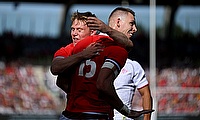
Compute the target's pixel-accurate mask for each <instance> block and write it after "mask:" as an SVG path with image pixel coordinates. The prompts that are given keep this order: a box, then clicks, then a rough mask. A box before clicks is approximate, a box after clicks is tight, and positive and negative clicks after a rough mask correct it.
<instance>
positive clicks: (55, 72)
mask: <svg viewBox="0 0 200 120" xmlns="http://www.w3.org/2000/svg"><path fill="white" fill-rule="evenodd" d="M50 71H51V73H52V74H53V75H58V74H59V73H58V71H57V70H56V67H54V66H51V67H50Z"/></svg>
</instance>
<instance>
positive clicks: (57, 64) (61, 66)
mask: <svg viewBox="0 0 200 120" xmlns="http://www.w3.org/2000/svg"><path fill="white" fill-rule="evenodd" d="M83 59H84V56H83V55H82V52H79V53H77V54H74V55H72V56H69V57H67V58H54V59H53V61H52V64H51V73H52V74H53V75H58V74H60V73H62V72H63V71H64V70H67V69H69V68H70V67H71V66H73V65H75V64H77V63H79V62H80V61H82V60H83Z"/></svg>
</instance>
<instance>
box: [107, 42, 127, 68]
mask: <svg viewBox="0 0 200 120" xmlns="http://www.w3.org/2000/svg"><path fill="white" fill-rule="evenodd" d="M107 51H108V55H107V58H106V61H110V62H113V63H114V64H115V65H116V66H117V68H118V70H119V71H120V70H121V68H122V67H123V66H124V64H125V62H126V59H127V57H128V52H127V51H126V50H125V49H124V48H122V47H120V46H117V45H116V46H110V47H107Z"/></svg>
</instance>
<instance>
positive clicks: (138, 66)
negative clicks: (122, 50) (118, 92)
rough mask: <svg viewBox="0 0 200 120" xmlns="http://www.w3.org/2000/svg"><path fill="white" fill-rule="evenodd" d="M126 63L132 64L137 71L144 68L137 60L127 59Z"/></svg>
mask: <svg viewBox="0 0 200 120" xmlns="http://www.w3.org/2000/svg"><path fill="white" fill-rule="evenodd" d="M125 65H129V66H131V67H132V68H133V69H134V70H135V71H136V70H139V71H140V70H143V68H142V66H141V64H140V63H139V62H137V61H135V60H131V59H127V60H126V63H125Z"/></svg>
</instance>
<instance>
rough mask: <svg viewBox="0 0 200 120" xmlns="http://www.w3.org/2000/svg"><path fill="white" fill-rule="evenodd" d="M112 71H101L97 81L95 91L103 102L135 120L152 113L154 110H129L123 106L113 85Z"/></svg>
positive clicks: (104, 69) (105, 69)
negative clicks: (103, 99) (101, 97)
mask: <svg viewBox="0 0 200 120" xmlns="http://www.w3.org/2000/svg"><path fill="white" fill-rule="evenodd" d="M114 69H116V68H114ZM114 69H113V70H114ZM113 70H111V69H108V68H103V69H101V71H100V73H99V76H98V79H97V84H96V85H97V89H98V90H99V91H100V93H102V94H103V95H104V98H105V100H106V101H107V102H108V103H109V104H110V105H111V106H112V107H113V108H115V109H116V110H117V111H119V112H120V113H121V114H123V115H125V116H127V117H130V118H137V117H139V116H141V115H142V114H146V113H151V112H153V111H154V110H152V109H146V110H142V111H135V110H130V109H128V107H127V106H126V105H124V104H123V102H122V101H121V100H120V98H119V97H118V95H117V93H116V91H115V88H114V85H113V82H114V79H115V76H114V73H113ZM114 71H115V70H114Z"/></svg>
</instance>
